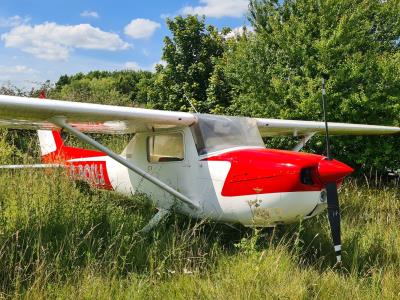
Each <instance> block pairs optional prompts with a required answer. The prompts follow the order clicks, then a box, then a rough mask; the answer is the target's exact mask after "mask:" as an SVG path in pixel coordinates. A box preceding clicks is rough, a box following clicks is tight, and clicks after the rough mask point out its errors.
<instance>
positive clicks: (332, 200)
mask: <svg viewBox="0 0 400 300" xmlns="http://www.w3.org/2000/svg"><path fill="white" fill-rule="evenodd" d="M325 77H327V75H325V76H323V77H322V109H323V115H324V122H325V144H326V156H327V161H333V159H332V153H331V146H330V143H329V128H328V120H327V107H328V105H327V101H326V98H325V95H326V91H325ZM335 173H336V172H335ZM325 188H326V194H327V203H328V220H329V225H330V227H331V235H332V241H333V248H334V249H335V254H336V262H337V264H340V263H341V262H342V242H341V237H340V209H339V196H338V190H337V185H336V181H334V182H329V183H327V184H326V186H325Z"/></svg>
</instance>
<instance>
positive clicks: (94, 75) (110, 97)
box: [49, 70, 152, 106]
mask: <svg viewBox="0 0 400 300" xmlns="http://www.w3.org/2000/svg"><path fill="white" fill-rule="evenodd" d="M151 77H152V74H151V73H150V72H147V71H128V70H125V71H115V72H109V71H92V72H89V73H87V74H83V73H78V74H75V75H72V76H67V75H63V76H61V77H60V79H59V80H58V81H57V83H56V84H55V88H54V89H50V90H49V97H52V98H60V99H66V100H72V101H81V102H91V103H101V104H110V105H124V106H132V105H135V106H138V105H143V104H144V103H143V98H142V97H140V86H141V85H143V84H142V83H141V81H144V82H146V81H147V80H149V79H151ZM138 94H139V96H138Z"/></svg>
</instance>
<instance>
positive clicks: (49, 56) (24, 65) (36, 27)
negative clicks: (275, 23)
mask: <svg viewBox="0 0 400 300" xmlns="http://www.w3.org/2000/svg"><path fill="white" fill-rule="evenodd" d="M247 7H248V0H169V1H161V0H158V1H156V0H141V1H137V0H125V1H122V0H112V1H107V0H103V1H99V0H69V1H61V0H1V2H0V85H4V84H8V83H11V84H12V85H16V86H18V87H23V88H29V87H33V86H37V85H39V84H40V83H42V82H44V81H45V80H51V81H52V82H55V81H56V80H57V79H58V78H59V76H60V75H63V74H69V75H71V74H75V73H77V72H88V71H91V70H122V69H133V70H138V69H142V70H153V69H154V66H155V65H156V64H157V63H162V60H161V56H162V47H163V38H164V37H165V36H166V35H169V34H170V33H169V31H168V29H167V27H166V23H165V19H166V18H173V17H174V16H176V15H185V14H199V15H205V16H206V23H207V24H212V25H215V26H217V27H218V28H219V29H221V28H222V27H230V28H232V29H235V28H240V27H241V26H243V25H248V21H247V18H246V13H247Z"/></svg>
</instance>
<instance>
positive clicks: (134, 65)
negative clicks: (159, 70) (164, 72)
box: [122, 60, 167, 72]
mask: <svg viewBox="0 0 400 300" xmlns="http://www.w3.org/2000/svg"><path fill="white" fill-rule="evenodd" d="M157 65H163V66H164V67H165V66H166V65H167V62H166V61H164V60H159V61H156V62H155V63H152V64H151V65H147V66H142V65H140V64H139V63H138V62H136V61H128V62H126V63H125V64H124V65H123V67H122V69H125V70H133V71H139V70H143V71H151V72H154V71H155V70H156V66H157Z"/></svg>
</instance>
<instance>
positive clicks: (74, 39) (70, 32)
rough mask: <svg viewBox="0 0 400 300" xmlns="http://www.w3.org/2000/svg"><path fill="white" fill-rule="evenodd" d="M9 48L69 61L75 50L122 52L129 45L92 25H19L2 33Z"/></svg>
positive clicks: (40, 56)
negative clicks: (71, 53)
mask: <svg viewBox="0 0 400 300" xmlns="http://www.w3.org/2000/svg"><path fill="white" fill-rule="evenodd" d="M1 40H2V41H4V44H5V46H6V47H9V48H19V49H21V50H22V51H24V52H26V53H29V54H32V55H34V56H36V57H38V58H42V59H46V60H67V59H68V57H69V54H70V52H71V51H73V50H74V49H78V48H80V49H100V50H108V51H116V50H123V49H127V48H129V47H130V45H129V44H128V43H126V42H124V41H123V40H121V38H120V37H119V35H117V34H115V33H111V32H106V31H102V30H100V29H99V28H97V27H93V26H91V25H90V24H79V25H58V24H56V23H44V24H40V25H35V26H30V25H20V26H17V27H14V28H12V29H11V30H10V32H8V33H5V34H2V35H1Z"/></svg>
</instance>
